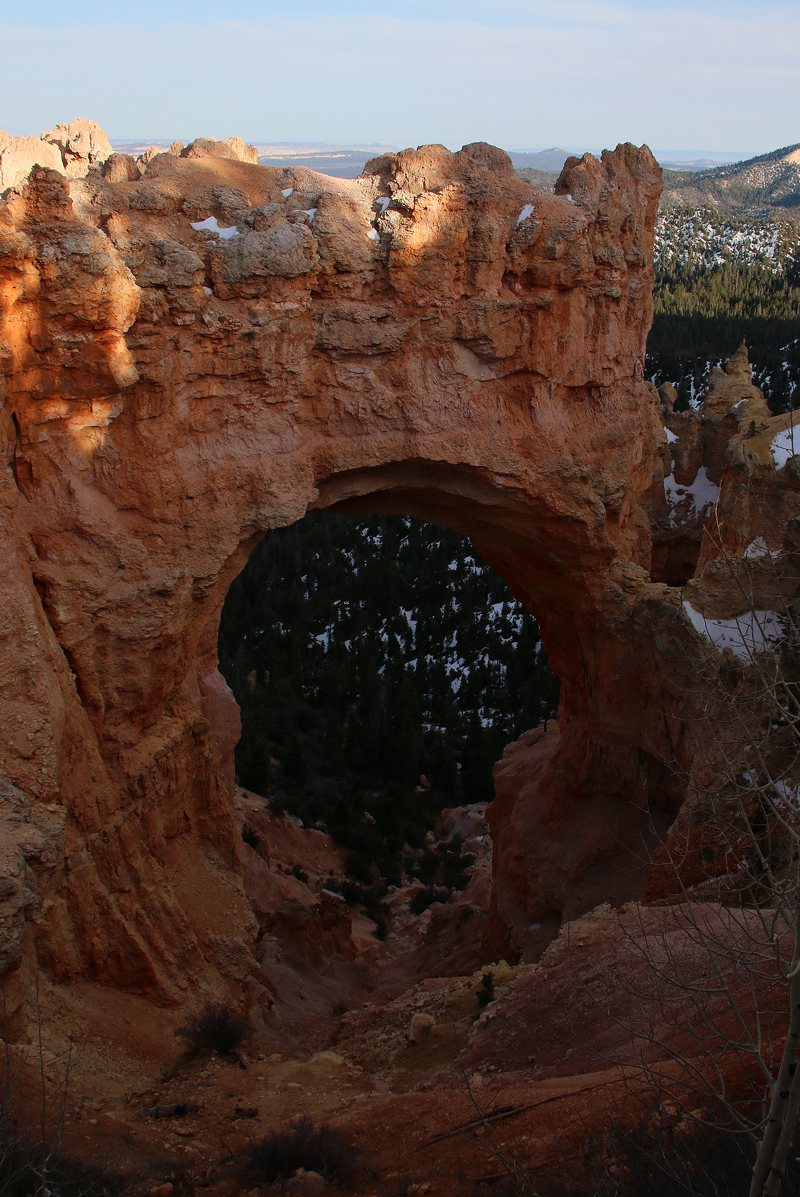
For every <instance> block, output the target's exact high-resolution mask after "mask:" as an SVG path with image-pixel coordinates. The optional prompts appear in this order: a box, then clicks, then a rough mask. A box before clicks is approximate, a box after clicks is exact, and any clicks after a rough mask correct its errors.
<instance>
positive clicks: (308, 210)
mask: <svg viewBox="0 0 800 1197" xmlns="http://www.w3.org/2000/svg"><path fill="white" fill-rule="evenodd" d="M318 210H319V209H317V208H303V211H304V212H305V214H306V216H307V217H308V219H309V220H313V219H314V217H315V216H316V214H317V212H318Z"/></svg>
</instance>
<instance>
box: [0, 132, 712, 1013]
mask: <svg viewBox="0 0 800 1197" xmlns="http://www.w3.org/2000/svg"><path fill="white" fill-rule="evenodd" d="M195 144H198V143H195ZM125 173H126V172H122V171H120V170H109V171H108V172H107V177H106V176H104V175H103V174H102V173H101V172H100V171H99V170H90V171H89V173H88V174H87V175H86V177H85V178H78V179H70V180H67V179H65V178H64V177H62V175H60V174H58V173H56V172H55V171H51V170H47V169H44V168H40V167H35V168H34V169H33V171H32V172H31V174H30V177H29V178H28V180H27V182H25V183H23V184H20V185H19V186H18V187H17V188H16V189H14V190H11V191H8V192H7V193H6V194H5V201H4V202H3V201H0V319H1V321H2V323H1V324H0V368H1V369H2V373H0V387H2V388H3V389H2V390H0V400H2V408H0V444H1V445H2V451H3V462H4V463H5V468H4V469H3V472H2V475H0V487H1V488H2V489H0V502H2V513H3V523H2V531H0V536H1V537H2V550H3V558H2V560H3V572H2V577H1V578H0V586H1V587H2V590H3V595H2V604H0V612H2V614H0V640H1V641H2V647H1V648H0V722H2V728H3V736H2V743H1V744H0V773H1V774H2V778H3V781H2V784H3V785H4V786H5V787H6V790H7V792H8V793H9V794H10V795H11V800H9V801H8V802H7V804H6V817H5V824H4V828H3V835H4V841H3V850H4V852H7V853H8V860H9V861H10V862H11V864H10V871H9V874H8V875H9V878H10V882H9V885H10V887H11V888H10V889H9V891H8V892H9V897H8V899H7V903H6V906H5V907H4V909H5V910H7V911H8V912H9V913H8V915H7V917H6V919H5V921H4V922H3V923H2V924H0V927H2V931H3V945H2V948H3V951H4V953H5V955H4V958H3V961H2V963H3V964H4V965H5V966H6V967H7V968H14V967H16V966H17V965H18V964H19V961H20V960H28V961H30V960H32V959H33V952H34V950H35V954H36V958H37V959H38V961H39V964H40V965H41V967H43V968H45V969H46V970H47V971H48V973H49V974H50V975H51V976H52V977H53V978H55V979H61V980H68V979H72V978H77V977H92V978H94V979H96V980H99V981H102V982H108V983H113V984H117V985H121V986H125V987H128V988H131V989H135V990H137V991H140V992H143V993H146V994H147V995H148V996H150V997H151V998H152V999H153V1000H156V1001H160V1002H172V1003H179V1002H181V1001H182V1000H183V995H184V994H185V993H186V992H187V991H188V990H191V991H192V992H195V991H196V990H197V987H198V986H201V987H204V988H205V989H206V990H207V991H209V992H213V991H215V990H216V991H224V990H225V988H226V987H227V986H229V985H230V984H231V982H235V983H237V984H238V983H240V982H241V980H242V979H243V978H244V977H246V976H247V975H248V973H249V972H251V971H253V969H254V968H255V967H256V962H255V959H254V957H253V954H252V951H251V945H252V944H253V942H254V940H255V936H256V932H257V926H256V924H255V921H254V919H253V915H252V912H251V911H250V908H249V906H248V904H247V902H246V900H245V897H244V894H243V890H242V886H241V881H240V871H239V869H238V866H237V855H236V854H237V844H236V838H237V837H236V835H235V833H234V823H233V819H232V795H231V780H232V777H231V770H232V765H231V761H232V748H233V745H234V743H235V741H236V736H237V734H238V724H237V717H238V712H237V711H236V708H235V704H234V703H233V700H232V697H231V696H230V694H229V692H228V691H227V688H226V686H225V684H224V682H223V681H222V679H221V678H220V676H219V674H218V673H217V671H216V664H217V662H216V654H215V643H216V629H217V625H218V620H219V612H220V609H221V605H222V602H223V600H224V597H225V594H226V591H227V589H228V586H229V585H230V582H231V580H232V578H233V577H234V576H235V575H236V573H237V572H238V571H239V570H240V569H241V567H242V565H243V564H244V561H245V560H246V558H247V554H248V553H249V551H250V550H251V548H252V547H253V545H254V544H255V543H256V542H257V540H258V539H259V537H260V536H261V535H262V534H263V532H264V531H265V530H266V529H268V528H270V527H274V526H277V525H282V524H287V523H290V522H292V521H293V520H296V519H298V518H300V517H301V516H302V515H303V514H304V513H305V512H306V511H307V510H310V509H319V508H324V507H337V508H338V509H339V510H346V511H367V510H371V511H387V512H405V513H407V514H412V515H417V516H420V517H423V518H426V519H429V520H433V521H439V522H442V523H444V524H448V525H449V526H451V527H453V528H455V529H456V530H458V531H460V532H463V533H466V534H467V535H469V536H470V537H471V538H472V540H473V542H474V544H475V545H476V547H477V549H478V551H479V552H481V553H482V555H483V556H484V557H485V558H486V560H487V561H489V562H490V564H492V565H494V566H495V567H496V568H497V569H499V570H500V571H501V572H502V573H503V574H504V576H505V577H506V578H507V579H508V581H509V583H510V585H511V587H512V589H513V591H514V592H515V594H516V595H517V596H518V597H519V598H520V599H521V600H522V601H524V602H525V603H526V604H528V605H529V606H530V607H531V609H532V610H533V611H534V612H535V614H536V617H537V619H538V620H539V623H540V626H541V630H542V635H543V639H544V642H545V645H546V648H547V651H548V654H549V657H550V661H551V663H552V666H553V668H554V669H555V670H556V671H557V672H558V674H559V675H560V677H561V678H562V680H563V690H562V706H561V716H560V738H559V739H558V742H557V743H556V744H554V745H553V748H552V752H549V755H548V756H547V759H546V761H544V762H543V763H541V771H540V772H541V781H540V790H541V793H542V794H544V795H546V798H545V807H546V810H545V812H544V814H543V816H542V817H543V822H541V821H540V823H539V825H538V829H536V830H535V831H534V832H532V834H535V835H536V836H545V835H546V837H549V839H548V846H547V849H546V851H544V850H543V852H542V853H539V855H538V857H537V855H536V853H535V852H534V854H533V855H534V857H535V858H536V860H538V862H539V863H538V864H536V863H535V862H534V866H532V867H535V868H537V869H538V873H537V879H536V887H535V888H536V892H537V894H538V897H537V898H536V901H537V902H538V903H539V905H540V906H541V907H542V908H543V910H544V909H545V908H546V912H547V913H548V914H549V915H552V919H551V921H552V923H553V929H554V930H555V929H557V927H556V923H557V922H558V921H559V919H560V917H561V915H562V914H563V913H564V912H565V911H569V912H572V913H581V912H582V911H583V910H585V909H588V908H589V907H590V906H591V905H593V904H594V902H595V900H596V898H595V892H594V888H593V887H592V886H591V885H589V886H587V887H586V891H585V894H584V895H583V897H581V896H576V891H575V888H574V886H573V888H572V890H570V880H569V870H566V871H565V869H564V867H563V861H564V858H565V854H566V855H567V856H569V857H570V859H571V860H573V861H574V860H575V859H584V860H586V861H589V862H590V861H591V859H594V857H596V856H597V850H596V845H597V835H598V821H597V819H596V818H595V819H592V818H589V817H587V814H586V812H588V811H590V810H591V809H595V810H597V809H599V808H598V807H597V806H596V805H595V806H594V807H593V804H597V802H602V803H604V804H605V806H606V807H607V808H608V809H609V810H612V811H613V812H614V814H613V819H616V820H617V823H618V824H619V826H620V827H624V828H625V829H626V835H628V838H629V840H630V841H631V842H632V841H633V839H635V837H636V831H637V828H641V827H642V826H644V824H645V823H647V825H648V826H650V824H651V822H652V819H651V816H653V817H654V819H655V825H657V826H658V827H666V825H667V824H668V822H669V820H670V818H672V817H673V815H674V811H675V810H676V809H677V805H678V803H679V801H680V787H679V785H678V784H677V782H676V775H675V770H674V767H673V766H674V752H675V742H676V740H675V734H674V733H675V729H676V727H677V726H678V725H679V724H680V720H681V715H680V711H679V709H678V707H676V705H675V699H674V695H673V696H672V697H670V696H669V695H668V694H667V692H666V688H665V684H664V676H665V661H667V660H670V661H673V662H674V661H676V660H678V659H679V658H680V659H681V660H682V661H684V664H683V665H681V666H680V668H687V669H688V668H689V666H688V665H686V664H685V661H686V660H688V659H690V658H691V654H692V652H694V651H700V648H699V647H697V643H698V637H697V635H696V633H695V632H694V631H693V629H692V627H691V624H690V623H689V621H688V620H687V619H686V618H685V616H684V614H683V613H682V609H681V604H680V592H679V591H678V590H677V589H676V588H675V587H674V586H671V585H669V584H667V582H659V583H653V582H651V581H650V577H649V573H648V571H649V569H650V564H651V551H652V543H651V542H652V537H651V526H650V522H649V520H648V518H647V516H646V514H645V512H644V509H643V507H642V505H641V504H640V502H639V500H640V497H641V496H642V495H643V494H644V493H645V492H646V491H647V490H648V488H649V487H651V484H652V481H653V478H654V471H656V470H658V469H659V468H661V463H662V458H663V453H664V449H665V445H666V438H665V432H664V429H663V418H662V411H661V407H660V404H659V400H658V397H657V396H656V395H654V394H653V393H652V390H651V389H650V388H648V386H647V385H645V383H644V381H643V373H642V361H643V356H644V346H645V338H646V335H647V331H648V329H649V325H650V320H651V313H652V306H651V285H652V267H651V261H652V235H653V224H654V220H655V215H656V209H657V204H658V198H659V194H660V190H661V175H660V171H659V168H658V166H657V165H656V163H655V161H654V160H653V158H652V156H651V155H650V153H649V151H648V150H647V149H641V150H639V149H635V148H634V147H632V146H630V145H625V146H620V147H618V148H617V149H616V150H615V151H614V152H613V153H605V154H604V155H603V157H602V160H600V161H598V160H596V159H594V158H593V157H591V156H590V155H587V156H586V157H585V158H584V159H583V160H581V161H577V160H575V159H572V160H570V161H569V162H568V163H567V165H566V166H565V169H564V173H563V175H562V178H561V180H560V182H559V185H558V187H557V192H558V194H555V195H548V194H545V193H543V192H541V191H539V190H538V189H536V188H534V187H532V186H531V185H529V184H527V183H525V182H523V181H522V180H521V179H519V178H518V177H517V176H516V175H515V173H514V171H513V169H512V167H511V163H510V161H509V159H508V158H507V156H506V155H505V154H504V153H503V152H502V151H500V150H496V149H494V148H492V147H490V146H486V145H483V144H477V145H473V146H467V147H465V148H464V149H463V150H461V151H460V152H459V153H457V154H452V153H450V152H449V151H447V150H445V149H444V148H443V147H440V146H432V147H423V148H422V149H420V150H417V151H412V150H408V151H405V152H403V153H401V154H397V155H391V156H387V157H385V158H380V159H376V160H374V161H373V162H372V163H370V164H368V166H367V168H366V170H365V173H364V175H363V177H362V178H360V179H357V180H355V181H346V180H333V179H330V178H323V177H322V176H318V175H315V174H313V173H312V172H308V171H305V170H297V171H281V170H276V169H273V168H266V167H259V166H258V165H255V164H251V163H247V162H241V161H237V160H234V159H230V158H220V157H205V158H204V157H197V158H195V157H189V158H187V157H184V158H181V157H178V156H176V155H175V154H161V155H156V156H155V157H152V158H151V159H150V160H149V162H147V163H145V164H144V175H143V177H142V178H140V179H128V178H124V177H122V178H120V176H121V175H124V174H125ZM112 180H113V181H112ZM679 650H680V651H679ZM681 654H683V655H682V656H681ZM669 668H670V670H671V671H672V674H673V675H674V673H675V668H678V667H677V666H674V665H671V666H670V667H669ZM667 708H669V709H668V710H667ZM665 712H666V713H665ZM538 768H539V766H538V765H537V769H538ZM537 776H538V775H537ZM613 819H612V822H613ZM603 835H604V837H605V838H604V839H603V844H604V847H603V849H602V852H603V853H604V854H605V856H604V859H607V860H612V863H613V857H614V851H615V849H614V844H615V834H614V832H613V829H612V830H611V831H609V828H608V827H606V828H605V830H604V832H603ZM37 837H38V838H37ZM500 838H501V839H502V837H500ZM542 842H544V841H542ZM553 844H560V845H561V846H562V848H563V851H561V850H558V851H557V850H555V849H554V848H553ZM629 851H630V845H629V844H628V843H627V842H626V844H625V845H623V851H622V857H621V858H620V859H621V861H622V863H623V865H624V866H625V867H627V865H625V862H626V861H628V860H629ZM593 854H594V856H593ZM642 885H643V878H642V877H641V876H640V875H639V874H638V873H637V874H636V875H635V876H634V875H633V874H631V878H630V881H629V884H626V883H625V882H624V881H623V882H621V883H620V885H619V887H618V888H619V890H620V893H619V894H618V895H616V896H617V897H620V898H623V899H624V898H625V897H632V896H635V895H636V894H638V893H639V892H640V890H641V888H642ZM568 890H570V892H569V893H568V892H567V891H568ZM200 894H202V899H203V900H202V903H201V902H200V901H199V899H198V895H200ZM528 906H529V907H530V909H527V910H526V913H525V917H526V918H528V919H530V920H531V921H536V920H535V915H536V910H535V909H534V907H535V902H534V903H533V905H531V903H530V902H529V903H528ZM498 911H499V907H498V908H497V910H496V911H495V915H496V918H495V923H494V931H493V932H492V935H494V937H495V941H496V942H498V943H499V942H500V941H501V940H502V938H503V935H505V934H506V931H507V928H508V925H509V923H508V920H506V922H505V923H504V922H503V920H502V918H500V915H499V914H498ZM498 920H499V921H498ZM545 922H546V920H545ZM548 925H549V924H548ZM504 928H505V930H504ZM490 942H491V936H490ZM15 975H16V977H17V979H18V980H20V978H22V979H24V976H25V973H24V969H23V970H22V971H20V970H19V969H17V972H16V974H15ZM20 984H22V980H20Z"/></svg>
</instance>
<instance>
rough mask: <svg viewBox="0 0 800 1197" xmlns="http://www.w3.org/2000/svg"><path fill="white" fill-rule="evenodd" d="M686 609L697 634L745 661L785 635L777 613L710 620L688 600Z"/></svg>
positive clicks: (684, 605)
mask: <svg viewBox="0 0 800 1197" xmlns="http://www.w3.org/2000/svg"><path fill="white" fill-rule="evenodd" d="M683 609H684V611H685V613H686V616H687V618H688V619H689V622H690V623H691V625H692V627H693V628H694V629H695V631H697V632H699V633H700V635H701V636H705V637H706V639H707V640H710V641H711V642H712V644H715V645H716V646H717V648H719V649H723V648H729V649H730V650H731V651H732V652H733V654H734V655H735V656H737V657H739V659H740V660H742V661H749V660H750V659H751V658H752V657H753V656H754V655H755V654H756V653H760V652H763V651H764V650H765V649H766V648H768V647H770V646H771V645H772V644H774V643H775V641H776V640H779V639H780V638H781V637H782V636H783V634H784V630H783V627H782V624H781V617H780V615H779V614H778V612H777V611H745V613H744V614H743V615H735V616H734V617H733V618H732V619H706V617H705V616H704V615H701V614H700V612H699V611H695V609H694V607H693V606H692V605H691V603H690V602H688V601H684V604H683Z"/></svg>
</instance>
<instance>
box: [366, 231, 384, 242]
mask: <svg viewBox="0 0 800 1197" xmlns="http://www.w3.org/2000/svg"><path fill="white" fill-rule="evenodd" d="M367 236H368V237H369V239H370V241H380V239H381V235H380V233H379V232H378V230H377V229H370V231H369V232H368V233H367Z"/></svg>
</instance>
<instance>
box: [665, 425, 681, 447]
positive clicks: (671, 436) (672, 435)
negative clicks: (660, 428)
mask: <svg viewBox="0 0 800 1197" xmlns="http://www.w3.org/2000/svg"><path fill="white" fill-rule="evenodd" d="M664 431H665V432H666V434H667V444H668V445H674V444H675V442H676V440H677V439H678V434H677V432H670V430H669V428H667V427H666V425H665V426H664Z"/></svg>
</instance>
